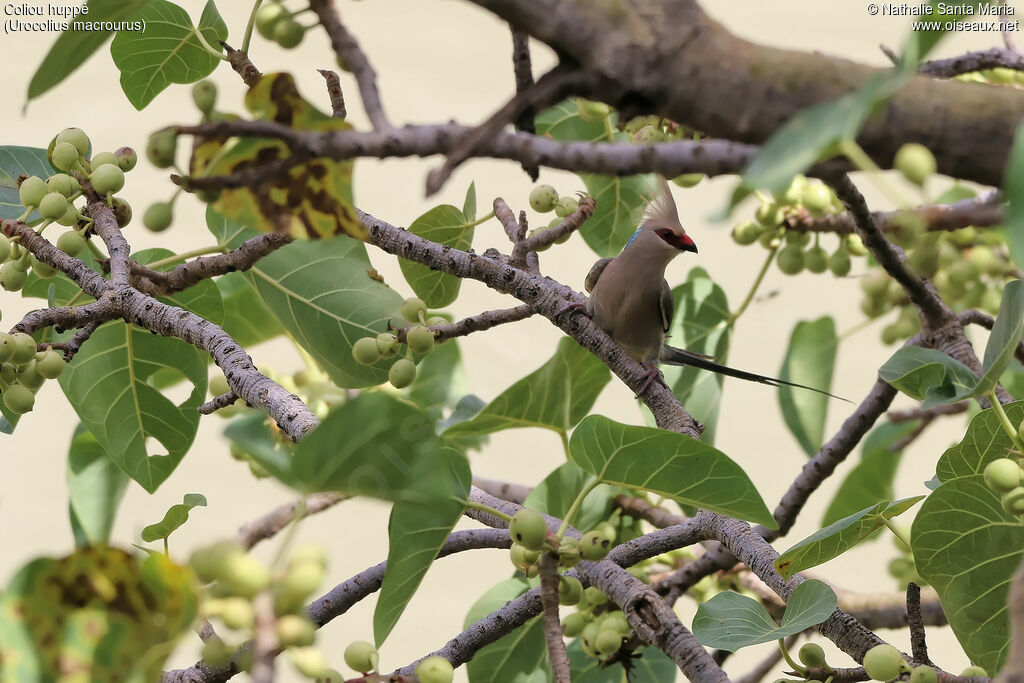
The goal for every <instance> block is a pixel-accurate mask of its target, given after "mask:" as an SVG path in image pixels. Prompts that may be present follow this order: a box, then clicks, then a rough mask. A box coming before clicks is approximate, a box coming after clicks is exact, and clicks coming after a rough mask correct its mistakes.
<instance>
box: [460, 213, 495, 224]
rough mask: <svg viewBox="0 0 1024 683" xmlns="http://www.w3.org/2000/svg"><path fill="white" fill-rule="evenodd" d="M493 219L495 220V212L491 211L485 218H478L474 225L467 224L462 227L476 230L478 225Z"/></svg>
mask: <svg viewBox="0 0 1024 683" xmlns="http://www.w3.org/2000/svg"><path fill="white" fill-rule="evenodd" d="M492 218H494V212H493V211H491V212H490V213H489V214H487V215H486V216H484V217H483V218H478V219H477V220H475V221H473V222H472V223H467V224H466V225H464V226H462V227H463V228H475V227H476V226H478V225H481V224H483V223H486V222H487V221H489V220H491V219H492Z"/></svg>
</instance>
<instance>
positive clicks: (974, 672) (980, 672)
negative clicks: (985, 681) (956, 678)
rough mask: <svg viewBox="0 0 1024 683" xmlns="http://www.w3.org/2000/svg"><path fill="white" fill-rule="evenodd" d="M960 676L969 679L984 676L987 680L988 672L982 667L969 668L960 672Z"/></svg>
mask: <svg viewBox="0 0 1024 683" xmlns="http://www.w3.org/2000/svg"><path fill="white" fill-rule="evenodd" d="M960 676H961V677H963V678H969V677H972V676H982V677H985V678H987V677H988V672H987V671H985V669H983V668H982V667H980V666H969V667H967V668H966V669H964V670H963V671H961V672H960Z"/></svg>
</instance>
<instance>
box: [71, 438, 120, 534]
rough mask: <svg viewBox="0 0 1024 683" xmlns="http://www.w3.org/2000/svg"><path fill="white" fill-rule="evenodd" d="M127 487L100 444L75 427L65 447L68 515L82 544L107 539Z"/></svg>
mask: <svg viewBox="0 0 1024 683" xmlns="http://www.w3.org/2000/svg"><path fill="white" fill-rule="evenodd" d="M127 488H128V477H127V475H125V473H124V472H122V471H121V470H119V469H118V468H117V466H115V465H114V463H113V461H111V459H110V458H108V457H107V454H106V453H105V452H104V451H103V447H102V446H101V445H100V442H99V441H98V440H97V439H96V437H95V436H93V435H92V433H90V432H89V431H88V430H87V429H86V428H85V427H84V426H83V425H82V424H79V425H78V426H77V427H75V433H74V436H72V437H71V446H70V447H69V448H68V493H69V496H70V501H69V512H70V514H71V516H72V518H73V519H74V524H76V525H77V527H78V532H79V534H78V535H81V537H82V538H81V540H82V541H83V543H79V544H78V545H99V544H103V543H106V542H107V541H108V540H110V531H111V529H113V528H114V518H115V516H116V515H117V508H118V506H119V505H120V504H121V499H122V498H123V497H124V492H125V489H127Z"/></svg>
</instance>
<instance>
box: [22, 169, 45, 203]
mask: <svg viewBox="0 0 1024 683" xmlns="http://www.w3.org/2000/svg"><path fill="white" fill-rule="evenodd" d="M47 192H48V189H47V187H46V181H45V180H43V179H42V178H40V177H39V176H34V175H33V176H29V177H28V178H25V179H24V180H22V181H21V185H20V186H19V187H18V199H20V200H21V203H22V205H23V206H25V207H30V206H39V202H40V201H42V199H43V197H45V196H46V193H47Z"/></svg>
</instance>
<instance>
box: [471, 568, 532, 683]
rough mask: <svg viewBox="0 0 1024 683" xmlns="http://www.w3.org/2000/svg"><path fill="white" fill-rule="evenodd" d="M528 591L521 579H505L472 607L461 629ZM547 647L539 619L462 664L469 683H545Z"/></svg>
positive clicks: (487, 647) (526, 624)
mask: <svg viewBox="0 0 1024 683" xmlns="http://www.w3.org/2000/svg"><path fill="white" fill-rule="evenodd" d="M529 589H530V585H529V584H528V583H527V582H526V580H525V579H518V578H515V579H508V580H506V581H502V582H501V583H499V584H497V585H495V586H493V587H492V588H491V589H490V590H488V591H487V592H486V593H484V594H483V596H481V597H480V599H479V600H477V601H476V602H475V603H473V606H472V607H470V608H469V613H468V614H467V615H466V621H465V627H466V628H468V627H469V626H470V625H471V624H473V623H475V622H477V621H479V620H480V619H483V618H484V617H486V616H487V615H488V614H490V613H491V612H493V611H494V610H496V609H499V608H501V607H504V606H505V604H506V603H508V602H510V601H512V600H515V599H516V598H518V597H519V596H520V595H522V594H523V593H525V592H526V591H528V590H529ZM547 656H548V654H547V647H546V645H545V643H544V621H543V616H538V617H534V618H533V619H531V620H530V621H528V622H526V623H525V624H524V625H522V626H520V627H519V628H517V629H516V630H514V631H512V632H511V633H509V634H507V635H505V636H502V637H501V638H499V639H498V640H496V641H494V642H493V643H491V644H490V645H487V646H486V647H483V648H481V649H480V650H479V651H478V652H477V653H476V654H475V655H473V659H471V660H469V663H468V664H466V671H467V673H468V674H469V681H470V683H547V680H548V674H547V669H548V665H547Z"/></svg>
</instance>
